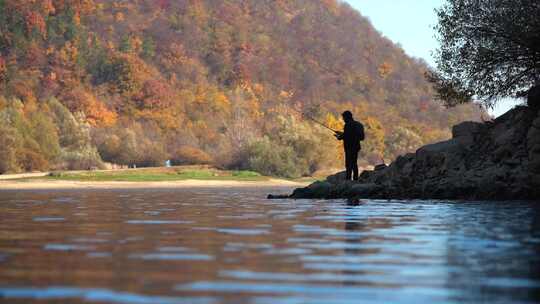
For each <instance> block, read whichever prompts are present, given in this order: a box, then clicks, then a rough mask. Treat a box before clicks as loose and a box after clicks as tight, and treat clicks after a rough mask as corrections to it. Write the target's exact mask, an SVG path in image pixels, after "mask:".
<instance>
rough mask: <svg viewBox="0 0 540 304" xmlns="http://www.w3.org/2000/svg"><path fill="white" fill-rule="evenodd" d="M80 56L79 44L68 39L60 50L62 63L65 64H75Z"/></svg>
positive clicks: (59, 54) (59, 56) (59, 55)
mask: <svg viewBox="0 0 540 304" xmlns="http://www.w3.org/2000/svg"><path fill="white" fill-rule="evenodd" d="M78 56H79V50H78V49H77V46H75V45H73V44H72V43H71V42H70V41H67V42H66V43H65V44H64V46H63V47H62V49H60V51H59V52H58V58H59V60H60V63H61V64H63V65H65V66H73V65H74V64H75V62H76V61H77V57H78Z"/></svg>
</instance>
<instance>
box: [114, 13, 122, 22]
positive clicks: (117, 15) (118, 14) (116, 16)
mask: <svg viewBox="0 0 540 304" xmlns="http://www.w3.org/2000/svg"><path fill="white" fill-rule="evenodd" d="M114 20H116V22H122V21H124V20H125V18H124V14H123V13H122V12H118V13H116V14H115V15H114Z"/></svg>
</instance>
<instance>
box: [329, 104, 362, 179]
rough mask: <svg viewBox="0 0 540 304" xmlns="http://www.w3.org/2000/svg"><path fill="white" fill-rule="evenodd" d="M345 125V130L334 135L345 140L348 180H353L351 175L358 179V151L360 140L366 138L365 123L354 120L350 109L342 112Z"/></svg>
mask: <svg viewBox="0 0 540 304" xmlns="http://www.w3.org/2000/svg"><path fill="white" fill-rule="evenodd" d="M341 117H343V121H344V122H345V127H344V128H343V132H339V131H338V132H336V134H335V135H334V136H335V137H336V138H337V139H338V140H343V148H344V149H345V168H346V180H351V175H352V177H353V179H354V180H358V163H357V162H358V152H360V149H361V146H360V141H361V140H364V125H362V124H361V123H360V122H358V121H356V120H354V118H353V115H352V113H351V112H350V111H345V112H343V114H341Z"/></svg>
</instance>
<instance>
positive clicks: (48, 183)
mask: <svg viewBox="0 0 540 304" xmlns="http://www.w3.org/2000/svg"><path fill="white" fill-rule="evenodd" d="M307 184H308V183H302V182H293V181H287V180H282V179H270V180H267V181H227V180H181V181H159V182H118V181H99V182H89V181H84V182H83V181H65V180H41V179H32V180H12V179H4V180H0V191H1V190H40V189H43V190H48V189H50V190H54V189H148V188H156V189H159V188H164V189H166V188H194V187H199V188H204V187H280V186H282V187H305V186H306V185H307Z"/></svg>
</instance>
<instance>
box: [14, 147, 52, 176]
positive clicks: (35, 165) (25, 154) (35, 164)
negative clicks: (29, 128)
mask: <svg viewBox="0 0 540 304" xmlns="http://www.w3.org/2000/svg"><path fill="white" fill-rule="evenodd" d="M19 158H20V163H21V166H22V168H23V170H24V171H27V172H28V171H30V172H31V171H45V170H47V169H48V168H49V162H48V161H47V160H46V159H45V157H43V155H42V154H40V153H37V152H35V151H33V150H29V149H22V151H21V152H20V154H19Z"/></svg>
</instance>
